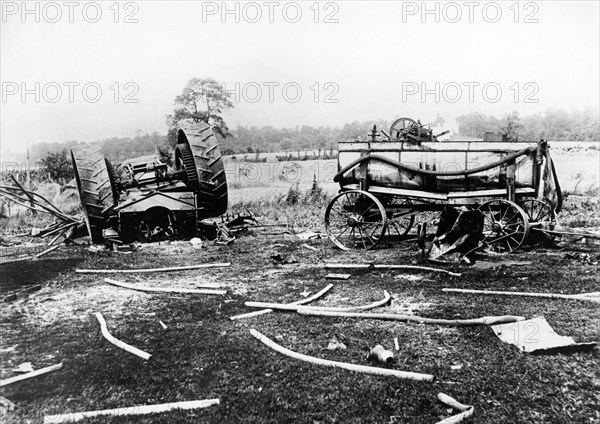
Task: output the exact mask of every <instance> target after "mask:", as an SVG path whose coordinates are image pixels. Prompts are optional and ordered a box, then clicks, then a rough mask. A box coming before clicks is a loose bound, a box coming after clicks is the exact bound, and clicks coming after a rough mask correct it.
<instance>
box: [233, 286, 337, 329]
mask: <svg viewBox="0 0 600 424" xmlns="http://www.w3.org/2000/svg"><path fill="white" fill-rule="evenodd" d="M332 287H333V284H328V285H327V286H326V287H325V288H324V289H323V290H321V291H320V292H318V293H316V294H313V295H312V296H310V297H307V298H306V299H302V300H297V301H295V302H292V303H290V305H306V304H307V303H310V302H312V301H313V300H317V299H318V298H320V297H321V296H323V295H324V294H325V293H327V292H328V291H329V290H331V288H332ZM271 312H273V309H263V310H261V311H255V312H249V313H247V314H241V315H235V316H232V317H229V319H230V320H232V321H233V320H236V319H243V318H250V317H255V316H259V315H264V314H269V313H271Z"/></svg>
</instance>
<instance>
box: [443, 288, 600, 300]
mask: <svg viewBox="0 0 600 424" xmlns="http://www.w3.org/2000/svg"><path fill="white" fill-rule="evenodd" d="M442 291H445V292H453V293H473V294H497V295H505V296H527V297H545V298H548V299H574V300H587V301H589V302H595V303H600V292H590V293H581V294H560V293H531V292H510V291H493V290H471V289H449V288H444V289H442Z"/></svg>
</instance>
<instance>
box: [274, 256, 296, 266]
mask: <svg viewBox="0 0 600 424" xmlns="http://www.w3.org/2000/svg"><path fill="white" fill-rule="evenodd" d="M271 259H272V260H273V263H274V264H275V265H278V264H281V265H285V264H296V263H298V260H297V259H296V258H295V257H294V255H289V256H286V255H282V254H281V253H275V254H274V255H271Z"/></svg>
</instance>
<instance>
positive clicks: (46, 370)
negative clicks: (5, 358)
mask: <svg viewBox="0 0 600 424" xmlns="http://www.w3.org/2000/svg"><path fill="white" fill-rule="evenodd" d="M61 368H62V362H61V363H60V364H56V365H50V366H49V367H46V368H40V369H39V370H35V371H31V372H28V373H27V374H22V375H17V376H15V377H11V378H7V379H5V380H0V387H4V386H8V385H9V384H13V383H16V382H18V381H22V380H27V379H29V378H32V377H37V376H38V375H43V374H47V373H49V372H52V371H56V370H59V369H61Z"/></svg>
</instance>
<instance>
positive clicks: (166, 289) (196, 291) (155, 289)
mask: <svg viewBox="0 0 600 424" xmlns="http://www.w3.org/2000/svg"><path fill="white" fill-rule="evenodd" d="M104 282H105V283H108V284H111V285H113V286H117V287H122V288H125V289H130V290H137V291H143V292H153V293H182V294H212V295H219V296H225V295H226V294H227V290H212V289H180V288H177V287H164V288H163V287H148V286H137V285H135V284H128V283H122V282H120V281H117V280H113V279H112V278H105V279H104Z"/></svg>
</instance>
